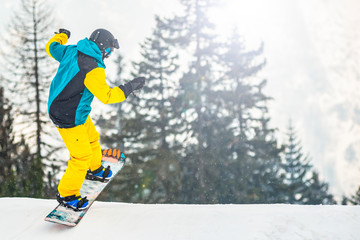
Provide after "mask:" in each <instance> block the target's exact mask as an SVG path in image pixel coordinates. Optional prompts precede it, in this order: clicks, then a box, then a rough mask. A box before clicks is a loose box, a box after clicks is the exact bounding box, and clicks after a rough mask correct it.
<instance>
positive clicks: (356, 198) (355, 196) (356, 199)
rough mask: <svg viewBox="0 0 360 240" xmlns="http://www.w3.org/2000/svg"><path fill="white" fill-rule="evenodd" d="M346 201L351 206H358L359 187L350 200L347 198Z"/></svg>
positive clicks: (359, 199)
mask: <svg viewBox="0 0 360 240" xmlns="http://www.w3.org/2000/svg"><path fill="white" fill-rule="evenodd" d="M347 200H348V202H350V203H351V204H353V205H360V187H359V188H358V190H357V191H356V193H355V194H354V195H352V196H351V197H350V198H347Z"/></svg>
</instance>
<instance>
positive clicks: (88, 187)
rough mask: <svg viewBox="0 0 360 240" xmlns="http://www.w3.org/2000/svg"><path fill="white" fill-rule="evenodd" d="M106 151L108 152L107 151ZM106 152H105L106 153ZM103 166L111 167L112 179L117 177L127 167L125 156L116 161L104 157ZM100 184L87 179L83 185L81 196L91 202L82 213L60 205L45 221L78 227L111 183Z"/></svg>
mask: <svg viewBox="0 0 360 240" xmlns="http://www.w3.org/2000/svg"><path fill="white" fill-rule="evenodd" d="M105 151H106V150H105ZM105 151H104V152H105ZM102 161H103V163H102V164H103V166H104V167H105V168H106V167H107V166H110V169H111V171H112V172H113V175H114V176H113V177H112V179H113V178H114V177H115V176H116V174H117V173H118V172H119V171H120V170H121V169H122V168H123V166H124V165H125V155H124V154H123V153H121V157H120V159H119V160H118V159H116V158H115V157H108V156H104V155H103V157H102ZM112 179H110V181H108V182H100V181H92V180H88V179H85V181H84V183H83V185H82V186H81V189H80V194H81V196H82V197H85V196H87V199H88V200H89V207H88V208H87V209H85V210H82V211H74V210H72V209H70V208H67V207H64V206H62V205H60V204H59V205H58V206H57V207H56V208H55V209H54V210H52V212H51V213H49V214H48V215H47V216H46V217H45V221H49V222H54V223H59V224H63V225H66V226H72V227H73V226H76V225H77V224H78V223H79V222H80V220H81V219H82V218H83V217H84V215H85V214H86V212H87V211H88V210H89V208H90V207H91V205H92V204H93V202H94V201H95V200H96V198H97V197H98V196H99V195H100V193H101V192H102V191H103V190H104V188H105V187H106V186H107V185H108V184H109V183H110V182H111V180H112Z"/></svg>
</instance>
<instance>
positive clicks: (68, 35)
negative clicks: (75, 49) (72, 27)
mask: <svg viewBox="0 0 360 240" xmlns="http://www.w3.org/2000/svg"><path fill="white" fill-rule="evenodd" d="M59 33H65V34H66V36H67V37H68V39H69V38H70V35H71V33H70V31H69V30H67V29H64V28H60V29H59V32H55V34H59Z"/></svg>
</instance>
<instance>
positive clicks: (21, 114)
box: [3, 0, 57, 196]
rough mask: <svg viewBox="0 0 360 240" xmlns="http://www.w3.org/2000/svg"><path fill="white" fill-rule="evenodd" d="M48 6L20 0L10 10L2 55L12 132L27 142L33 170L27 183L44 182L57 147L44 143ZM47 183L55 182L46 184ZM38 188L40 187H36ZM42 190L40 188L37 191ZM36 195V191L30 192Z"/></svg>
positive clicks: (47, 129)
mask: <svg viewBox="0 0 360 240" xmlns="http://www.w3.org/2000/svg"><path fill="white" fill-rule="evenodd" d="M49 9H50V8H49V6H48V5H47V4H46V2H45V1H44V0H23V1H21V5H20V9H19V10H18V11H17V12H15V13H14V15H15V16H14V17H13V18H12V21H11V23H10V25H9V37H8V38H7V39H6V41H5V43H6V48H4V54H3V66H4V68H5V71H3V74H4V75H3V77H4V79H5V82H6V84H7V89H9V94H10V99H11V100H12V105H13V110H14V113H15V114H14V119H15V120H14V124H15V125H16V131H15V134H16V135H17V137H19V138H20V137H21V136H22V135H23V136H24V137H25V138H26V141H27V143H28V144H30V146H32V147H31V149H30V153H31V154H32V155H33V156H32V157H31V158H30V159H31V162H30V163H29V164H28V166H29V167H30V168H31V169H32V170H34V171H35V172H34V173H32V174H33V175H31V178H30V179H28V180H29V181H32V183H31V184H34V183H37V184H36V186H37V187H41V188H43V185H42V184H40V182H42V181H47V180H46V179H45V178H44V176H45V172H47V173H48V175H49V174H50V175H51V178H52V179H54V174H55V173H54V174H52V171H53V169H50V168H49V167H50V166H51V165H52V164H51V162H52V160H51V156H50V155H51V154H52V153H53V152H54V151H55V150H56V149H57V148H56V147H54V144H53V142H54V141H52V143H51V144H47V143H46V142H47V141H46V140H45V139H52V140H54V137H53V134H51V133H52V131H54V128H53V127H52V126H51V124H50V121H49V119H48V115H47V111H46V110H47V107H46V106H47V94H48V87H49V84H50V81H51V77H52V76H53V74H54V71H55V65H53V64H54V63H53V62H50V61H51V60H50V59H49V57H48V56H47V54H46V52H45V51H44V47H45V44H46V42H47V40H48V39H49V37H48V35H47V34H44V33H46V32H47V33H49V34H50V33H52V32H53V27H52V26H53V22H54V21H53V18H52V13H51V11H50V10H49ZM48 185H55V184H53V183H49V184H48ZM39 191H40V190H39ZM41 191H43V190H41ZM34 194H35V195H36V196H39V194H37V193H34Z"/></svg>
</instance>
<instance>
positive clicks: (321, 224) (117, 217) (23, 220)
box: [0, 198, 360, 240]
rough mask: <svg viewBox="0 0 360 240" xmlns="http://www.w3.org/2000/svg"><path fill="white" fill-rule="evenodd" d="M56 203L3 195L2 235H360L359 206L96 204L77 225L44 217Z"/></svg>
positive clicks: (260, 239) (342, 239)
mask: <svg viewBox="0 0 360 240" xmlns="http://www.w3.org/2000/svg"><path fill="white" fill-rule="evenodd" d="M55 206H56V201H55V200H42V199H29V198H0V213H1V215H0V230H1V231H0V233H1V235H0V239H2V240H11V239H19V240H20V239H21V240H26V239H30V240H32V239H36V240H41V239H47V240H48V239H52V240H57V239H59V240H64V239H124V240H130V239H136V240H141V239H146V240H152V239H156V240H160V239H166V240H170V239H171V240H175V239H182V240H189V239H194V240H195V239H196V240H201V239H206V240H210V239H214V240H215V239H216V240H218V239H222V240H223V239H241V240H247V239H257V240H265V239H266V240H268V239H274V240H281V239H284V240H296V239H314V240H320V239H326V240H330V239H331V240H336V239H339V240H347V239H351V240H358V239H360V207H358V206H296V205H292V206H291V205H170V204H169V205H161V204H158V205H150V204H149V205H145V204H127V203H108V202H95V203H94V204H93V206H92V207H91V209H90V210H89V212H88V213H87V214H86V215H85V217H84V219H83V220H82V221H81V222H80V223H79V225H78V226H76V227H73V228H71V227H65V226H61V225H58V224H54V223H50V222H45V221H44V217H45V216H46V214H48V213H49V212H50V211H51V210H52V209H53V208H54V207H55Z"/></svg>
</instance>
